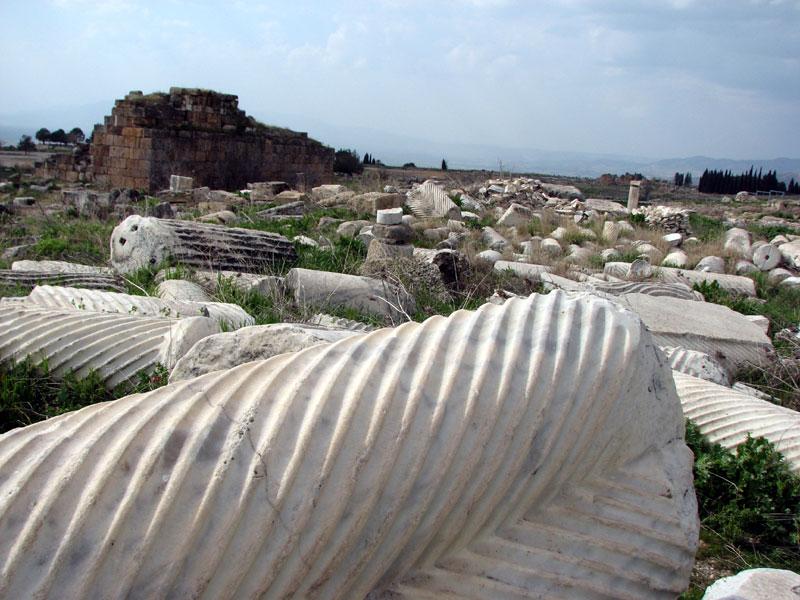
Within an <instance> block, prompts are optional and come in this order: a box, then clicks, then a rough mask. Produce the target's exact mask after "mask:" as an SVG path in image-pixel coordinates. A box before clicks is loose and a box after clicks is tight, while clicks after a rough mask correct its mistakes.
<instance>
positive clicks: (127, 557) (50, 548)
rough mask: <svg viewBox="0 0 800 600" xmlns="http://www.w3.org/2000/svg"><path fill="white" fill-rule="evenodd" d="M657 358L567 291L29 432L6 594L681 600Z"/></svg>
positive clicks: (14, 443)
mask: <svg viewBox="0 0 800 600" xmlns="http://www.w3.org/2000/svg"><path fill="white" fill-rule="evenodd" d="M652 345H653V340H652V339H651V338H650V336H649V334H648V333H647V331H646V330H645V329H644V328H643V327H642V326H641V323H640V321H639V320H638V319H637V318H636V317H635V315H633V314H631V313H630V312H628V311H625V310H622V309H620V308H619V307H616V306H614V305H612V304H610V303H608V302H605V301H602V300H600V299H597V298H582V299H568V298H566V297H565V296H564V295H563V294H559V293H554V294H550V295H547V296H533V297H531V298H528V299H511V300H508V301H507V302H506V303H505V304H504V305H503V306H494V305H485V306H483V307H482V308H481V309H479V310H478V311H476V312H467V311H458V312H456V313H454V314H453V315H451V316H450V317H448V318H443V317H435V318H431V319H428V320H427V321H426V322H425V323H421V324H419V323H408V324H405V325H403V326H400V327H397V328H394V329H382V330H380V331H376V332H373V333H371V334H367V335H357V336H351V337H349V338H347V339H344V340H341V341H338V342H335V343H332V344H326V345H318V346H314V347H311V348H307V349H305V350H301V351H299V352H296V353H293V354H283V355H280V356H276V357H273V358H271V359H268V360H266V361H259V362H253V363H247V364H245V365H241V366H239V367H236V368H233V369H230V370H227V371H217V372H214V373H210V374H208V375H204V376H202V377H199V378H196V379H191V380H188V381H183V382H178V383H174V384H171V385H169V386H167V387H164V388H161V389H159V390H156V391H154V392H150V393H148V394H142V395H134V396H129V397H127V398H123V399H121V400H118V401H115V402H110V403H105V404H100V405H95V406H92V407H89V408H87V409H84V410H82V411H79V412H76V413H71V414H68V415H64V416H61V417H57V418H55V419H50V420H48V421H45V422H42V423H38V424H36V425H32V426H30V427H27V428H24V429H19V430H15V431H12V432H10V433H7V434H5V435H3V436H0V522H2V523H3V526H4V529H3V535H2V536H0V556H3V557H4V561H3V562H2V565H0V596H3V597H7V598H31V597H44V596H47V595H53V596H55V595H56V594H57V595H58V597H60V598H117V597H129V596H133V595H139V596H143V597H199V596H206V597H209V598H218V597H226V598H253V597H264V598H272V597H276V598H288V597H295V598H309V597H317V598H325V599H330V600H338V599H351V598H365V597H368V595H370V596H369V597H374V598H384V597H391V598H408V599H411V598H415V599H419V598H440V597H450V598H458V597H469V598H473V599H478V600H489V599H497V598H517V599H523V598H528V599H533V598H542V597H561V598H573V597H575V592H576V590H579V592H580V595H585V596H588V597H593V598H612V597H613V598H619V597H624V598H664V599H667V598H674V597H675V596H677V595H678V594H679V593H680V592H681V591H682V590H683V589H685V587H686V585H687V583H688V580H689V574H690V571H691V568H692V563H693V558H694V553H695V550H696V547H697V537H698V520H697V508H696V502H695V495H694V491H693V489H692V455H691V452H690V451H689V450H688V448H687V447H686V445H685V443H684V440H683V427H684V425H683V414H682V413H681V409H680V405H679V403H678V399H677V397H676V395H675V391H674V387H673V383H672V379H671V374H670V371H669V369H668V367H667V366H666V364H664V363H663V362H662V361H661V355H660V353H657V352H655V351H653V348H652ZM42 557H47V560H46V561H44V562H43V561H42ZM76 569H80V571H79V573H80V576H76ZM51 590H53V593H52V594H51V593H50V591H51Z"/></svg>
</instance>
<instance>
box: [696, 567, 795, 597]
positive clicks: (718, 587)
mask: <svg viewBox="0 0 800 600" xmlns="http://www.w3.org/2000/svg"><path fill="white" fill-rule="evenodd" d="M798 590H800V575H798V574H797V573H795V572H794V571H786V570H784V569H746V570H744V571H740V572H739V573H737V574H736V575H731V576H730V577H723V578H722V579H718V580H717V581H715V582H714V583H712V584H711V585H710V586H708V587H707V588H706V592H705V594H703V600H739V599H740V598H741V599H743V600H796V598H797V595H798Z"/></svg>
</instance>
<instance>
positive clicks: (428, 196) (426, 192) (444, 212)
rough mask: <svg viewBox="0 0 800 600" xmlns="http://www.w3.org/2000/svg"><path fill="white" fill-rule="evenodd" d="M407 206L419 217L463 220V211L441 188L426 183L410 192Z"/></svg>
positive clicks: (429, 182) (428, 182)
mask: <svg viewBox="0 0 800 600" xmlns="http://www.w3.org/2000/svg"><path fill="white" fill-rule="evenodd" d="M406 204H407V205H408V207H409V208H410V209H411V212H412V213H414V215H416V216H417V217H443V218H447V219H459V220H460V219H461V209H460V208H458V205H457V204H456V203H455V202H453V201H452V200H451V199H450V196H448V195H447V192H445V191H444V190H443V189H442V188H441V187H439V186H438V185H436V184H435V183H434V182H432V181H426V182H425V183H423V184H422V185H420V186H419V187H418V188H416V189H414V190H411V191H410V192H408V195H407V198H406Z"/></svg>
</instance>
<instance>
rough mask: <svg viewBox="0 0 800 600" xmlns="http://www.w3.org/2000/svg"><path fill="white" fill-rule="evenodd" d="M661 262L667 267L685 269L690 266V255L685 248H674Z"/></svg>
mask: <svg viewBox="0 0 800 600" xmlns="http://www.w3.org/2000/svg"><path fill="white" fill-rule="evenodd" d="M661 264H662V265H664V266H667V267H675V268H677V269H684V268H686V267H687V266H689V255H688V254H686V252H684V251H683V250H677V249H676V250H673V251H672V252H670V253H669V254H667V255H666V256H665V257H664V260H662V261H661Z"/></svg>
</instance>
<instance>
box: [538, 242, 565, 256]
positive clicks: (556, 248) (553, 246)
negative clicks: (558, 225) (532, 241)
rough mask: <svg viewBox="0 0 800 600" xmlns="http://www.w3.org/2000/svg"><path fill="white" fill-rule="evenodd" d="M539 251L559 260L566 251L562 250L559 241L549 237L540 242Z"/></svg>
mask: <svg viewBox="0 0 800 600" xmlns="http://www.w3.org/2000/svg"><path fill="white" fill-rule="evenodd" d="M539 249H540V250H541V251H542V252H544V253H545V254H547V255H548V256H551V257H553V258H557V257H559V256H561V255H562V254H564V250H563V248H561V244H559V243H558V240H556V239H553V238H549V237H547V238H544V239H543V240H542V241H541V242H540V244H539Z"/></svg>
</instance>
